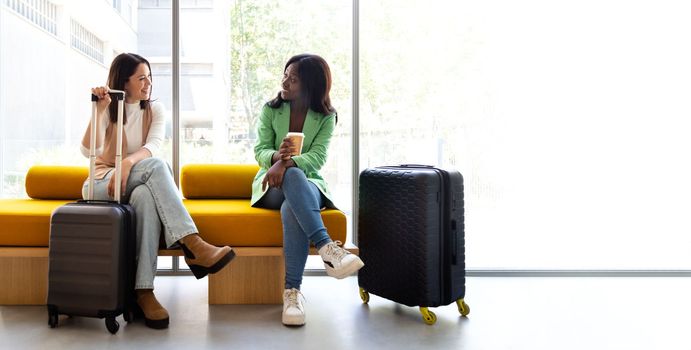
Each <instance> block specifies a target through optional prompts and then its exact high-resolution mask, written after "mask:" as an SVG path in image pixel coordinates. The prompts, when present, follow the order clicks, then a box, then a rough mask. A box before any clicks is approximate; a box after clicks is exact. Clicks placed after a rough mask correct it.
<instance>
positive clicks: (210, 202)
mask: <svg viewBox="0 0 691 350" xmlns="http://www.w3.org/2000/svg"><path fill="white" fill-rule="evenodd" d="M184 203H185V206H186V207H187V210H189V212H190V215H192V219H194V222H195V224H196V225H197V229H199V233H200V235H201V236H202V237H204V239H205V240H206V241H208V242H209V243H211V244H215V245H223V244H228V245H231V246H237V247H281V246H283V225H282V224H281V212H280V211H279V210H270V209H261V208H253V207H251V206H250V201H249V199H195V200H187V199H186V200H184ZM321 215H322V219H323V220H324V225H325V226H326V230H327V231H328V232H329V235H330V236H331V239H333V240H340V241H342V242H345V238H346V216H345V214H343V212H341V211H339V210H334V209H329V210H323V211H322V212H321Z"/></svg>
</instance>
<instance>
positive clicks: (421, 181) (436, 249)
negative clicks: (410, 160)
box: [358, 165, 469, 324]
mask: <svg viewBox="0 0 691 350" xmlns="http://www.w3.org/2000/svg"><path fill="white" fill-rule="evenodd" d="M359 196H360V199H359V223H358V246H359V248H360V258H361V259H362V261H363V262H364V263H365V266H364V267H363V268H362V269H361V270H360V271H359V273H358V284H359V286H360V296H361V297H362V300H363V301H364V302H365V303H367V302H368V301H369V293H372V294H375V295H378V296H381V297H384V298H387V299H390V300H392V301H395V302H397V303H401V304H404V305H408V306H419V307H420V312H421V313H422V316H423V320H424V321H425V322H426V323H427V324H434V323H435V322H436V315H435V314H434V313H433V312H432V311H429V310H428V309H427V308H428V307H436V306H441V305H448V304H450V303H453V302H456V304H457V306H458V311H459V312H460V313H461V315H463V316H466V315H467V314H468V313H469V308H468V305H467V304H466V303H465V301H464V298H465V236H464V206H463V204H464V203H463V177H462V175H461V174H460V173H459V172H458V171H446V170H442V169H438V168H435V167H432V166H425V165H401V166H387V167H376V168H368V169H365V170H364V171H362V173H360V185H359Z"/></svg>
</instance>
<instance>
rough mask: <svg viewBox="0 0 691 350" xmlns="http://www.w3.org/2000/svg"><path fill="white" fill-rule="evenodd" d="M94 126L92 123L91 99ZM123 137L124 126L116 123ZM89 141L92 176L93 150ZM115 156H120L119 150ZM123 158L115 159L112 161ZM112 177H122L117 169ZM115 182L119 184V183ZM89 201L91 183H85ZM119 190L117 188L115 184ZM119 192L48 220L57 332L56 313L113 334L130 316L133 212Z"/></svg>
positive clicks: (52, 317)
mask: <svg viewBox="0 0 691 350" xmlns="http://www.w3.org/2000/svg"><path fill="white" fill-rule="evenodd" d="M111 96H113V97H115V99H117V101H118V107H119V108H118V114H119V115H118V118H119V119H120V121H121V120H122V104H123V96H124V95H123V94H120V93H111ZM97 100H98V98H97V97H96V96H92V101H94V115H93V116H92V123H93V124H92V125H95V122H94V121H95V101H97ZM118 124H119V126H118V133H119V135H120V136H121V135H122V125H121V123H118ZM94 135H95V133H92V138H91V145H92V147H91V157H90V158H91V160H90V174H93V169H94V160H95V151H94V148H93V145H94V141H93V140H94ZM118 153H119V152H118ZM121 159H122V155H119V156H117V155H116V163H117V164H118V168H119V164H120V162H121ZM115 176H116V179H117V178H119V177H120V176H121V175H120V173H119V169H118V170H116V175H115ZM117 183H120V182H119V181H118V182H117ZM89 186H90V188H89V196H88V198H93V191H92V188H93V179H91V180H90V184H89ZM116 187H119V186H116ZM119 202H120V191H119V189H117V190H116V193H115V201H93V200H80V201H78V202H76V203H70V204H66V205H64V206H61V207H59V208H57V209H56V210H55V211H54V212H53V214H52V216H51V220H50V242H49V249H48V260H49V265H48V300H47V306H48V324H49V325H50V326H51V327H52V328H55V327H57V325H58V315H59V314H66V315H70V316H86V317H98V318H105V323H106V327H107V329H108V331H110V332H111V333H113V334H115V333H116V332H117V331H118V329H119V328H120V325H119V324H118V322H117V321H116V319H115V318H116V317H117V316H119V315H124V318H125V321H127V322H129V321H131V320H132V319H133V317H134V309H135V308H134V273H135V244H136V243H135V242H136V223H135V220H136V218H135V213H134V210H133V209H132V207H131V206H129V205H125V204H121V203H119Z"/></svg>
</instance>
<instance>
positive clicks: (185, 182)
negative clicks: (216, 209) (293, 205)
mask: <svg viewBox="0 0 691 350" xmlns="http://www.w3.org/2000/svg"><path fill="white" fill-rule="evenodd" d="M257 171H259V166H258V165H255V164H187V165H185V166H183V167H182V170H181V171H180V187H181V188H182V195H183V196H184V197H185V198H188V199H213V198H250V197H251V196H252V180H253V179H254V176H255V175H257Z"/></svg>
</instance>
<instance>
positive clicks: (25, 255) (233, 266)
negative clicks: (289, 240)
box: [0, 247, 358, 305]
mask: <svg viewBox="0 0 691 350" xmlns="http://www.w3.org/2000/svg"><path fill="white" fill-rule="evenodd" d="M233 250H234V251H235V254H236V256H235V259H233V261H232V262H231V263H230V264H229V265H228V266H227V267H226V268H224V269H223V270H221V271H219V272H217V273H215V274H213V275H209V276H208V277H207V278H208V281H209V282H208V283H209V291H208V292H209V304H212V305H215V304H281V303H283V296H282V294H283V282H284V276H285V264H284V261H283V248H282V247H239V248H233ZM348 250H349V251H351V252H353V253H355V254H357V253H358V249H357V248H348ZM310 253H311V254H316V251H315V250H314V248H312V249H311V251H310ZM158 255H159V256H182V251H181V250H159V252H158ZM0 281H2V283H0V305H44V304H45V303H46V298H47V292H48V248H20V247H0Z"/></svg>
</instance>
